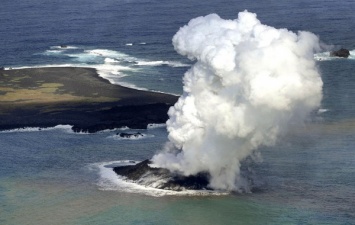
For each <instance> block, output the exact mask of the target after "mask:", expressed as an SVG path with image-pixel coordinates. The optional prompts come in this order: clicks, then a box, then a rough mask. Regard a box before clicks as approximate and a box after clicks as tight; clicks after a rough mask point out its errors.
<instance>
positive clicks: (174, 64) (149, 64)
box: [136, 60, 191, 67]
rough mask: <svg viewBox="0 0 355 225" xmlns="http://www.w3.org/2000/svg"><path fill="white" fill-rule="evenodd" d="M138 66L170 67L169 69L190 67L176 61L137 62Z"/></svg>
mask: <svg viewBox="0 0 355 225" xmlns="http://www.w3.org/2000/svg"><path fill="white" fill-rule="evenodd" d="M136 63H137V65H138V66H164V65H166V66H170V67H190V66H191V65H189V64H184V63H181V62H176V61H162V60H158V61H137V62H136Z"/></svg>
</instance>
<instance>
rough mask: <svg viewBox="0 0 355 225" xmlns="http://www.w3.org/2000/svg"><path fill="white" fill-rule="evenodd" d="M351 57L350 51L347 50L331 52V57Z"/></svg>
mask: <svg viewBox="0 0 355 225" xmlns="http://www.w3.org/2000/svg"><path fill="white" fill-rule="evenodd" d="M349 55H350V52H349V50H348V49H345V48H341V49H339V50H337V51H332V52H330V56H335V57H341V58H348V57H349Z"/></svg>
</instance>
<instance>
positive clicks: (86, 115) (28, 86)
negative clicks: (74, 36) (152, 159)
mask: <svg viewBox="0 0 355 225" xmlns="http://www.w3.org/2000/svg"><path fill="white" fill-rule="evenodd" d="M177 99H178V96H173V95H169V94H163V93H156V92H150V91H142V90H136V89H132V88H127V87H123V86H120V85H114V84H111V83H110V82H109V81H107V80H105V79H104V78H102V77H100V76H99V75H98V74H97V72H96V70H95V69H93V68H77V67H51V68H28V69H10V70H0V118H1V120H0V130H8V129H16V128H25V127H40V128H44V127H53V126H56V125H59V124H69V125H72V126H73V127H72V129H73V131H75V132H88V133H94V132H97V131H101V130H106V129H115V128H121V127H125V126H127V127H129V128H132V129H145V128H147V125H148V124H151V123H165V122H166V121H167V119H168V115H167V111H168V109H169V107H170V106H172V105H174V104H175V102H176V101H177Z"/></svg>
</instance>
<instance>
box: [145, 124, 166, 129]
mask: <svg viewBox="0 0 355 225" xmlns="http://www.w3.org/2000/svg"><path fill="white" fill-rule="evenodd" d="M161 127H166V124H165V123H150V124H148V126H147V129H156V128H161Z"/></svg>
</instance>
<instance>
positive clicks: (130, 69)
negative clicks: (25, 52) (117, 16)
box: [4, 42, 190, 94]
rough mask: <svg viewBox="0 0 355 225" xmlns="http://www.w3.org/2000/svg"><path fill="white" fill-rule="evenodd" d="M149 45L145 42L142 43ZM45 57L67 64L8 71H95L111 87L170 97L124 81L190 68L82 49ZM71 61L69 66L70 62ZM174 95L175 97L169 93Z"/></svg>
mask: <svg viewBox="0 0 355 225" xmlns="http://www.w3.org/2000/svg"><path fill="white" fill-rule="evenodd" d="M139 44H140V45H145V44H146V43H145V42H141V43H139ZM38 54H42V55H48V56H51V57H55V58H56V57H60V58H61V59H65V60H66V61H65V63H62V64H42V65H41V64H40V65H33V66H17V67H11V68H10V67H5V68H4V69H5V70H9V69H29V68H46V67H80V68H94V69H96V71H97V73H98V75H99V76H100V77H102V78H104V79H106V80H108V81H109V82H110V83H111V84H116V85H121V86H124V87H128V88H132V89H137V90H144V91H152V92H159V93H167V92H162V91H156V90H150V89H147V88H144V87H139V86H137V85H135V84H133V83H131V82H127V81H123V80H122V78H123V77H127V76H132V75H134V74H136V73H138V72H139V73H142V71H144V69H145V68H146V67H159V66H169V67H189V66H190V65H188V64H184V63H182V62H179V61H163V60H157V61H149V60H146V59H139V58H137V57H133V56H131V55H128V54H125V53H123V52H120V51H115V50H109V49H100V48H99V49H89V48H87V47H79V46H66V47H62V46H51V47H50V48H49V49H47V50H45V51H44V52H42V53H38ZM68 60H69V62H68ZM169 94H171V93H169Z"/></svg>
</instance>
